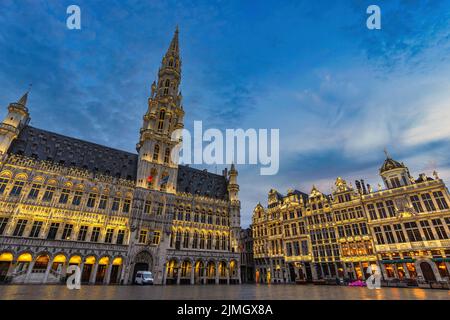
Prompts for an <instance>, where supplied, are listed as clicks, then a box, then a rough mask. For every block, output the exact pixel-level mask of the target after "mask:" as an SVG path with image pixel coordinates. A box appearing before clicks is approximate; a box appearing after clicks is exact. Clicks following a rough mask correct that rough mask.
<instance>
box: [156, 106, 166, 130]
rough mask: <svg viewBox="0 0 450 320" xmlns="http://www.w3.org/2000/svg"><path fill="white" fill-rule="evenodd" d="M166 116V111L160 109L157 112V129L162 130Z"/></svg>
mask: <svg viewBox="0 0 450 320" xmlns="http://www.w3.org/2000/svg"><path fill="white" fill-rule="evenodd" d="M165 117H166V111H165V110H161V111H160V112H159V120H158V131H162V129H163V128H164V118H165Z"/></svg>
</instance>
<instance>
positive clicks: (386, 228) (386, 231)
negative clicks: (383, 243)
mask: <svg viewBox="0 0 450 320" xmlns="http://www.w3.org/2000/svg"><path fill="white" fill-rule="evenodd" d="M383 230H384V234H385V236H386V239H387V242H388V243H395V239H394V235H393V233H392V229H391V226H390V225H386V226H383Z"/></svg>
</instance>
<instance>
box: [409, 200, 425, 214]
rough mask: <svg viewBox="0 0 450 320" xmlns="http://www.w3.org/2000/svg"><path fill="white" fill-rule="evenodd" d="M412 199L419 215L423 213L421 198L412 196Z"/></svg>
mask: <svg viewBox="0 0 450 320" xmlns="http://www.w3.org/2000/svg"><path fill="white" fill-rule="evenodd" d="M410 199H411V203H412V205H413V207H414V210H415V211H416V212H417V213H420V212H423V207H422V204H421V203H420V200H419V197H418V196H411V197H410Z"/></svg>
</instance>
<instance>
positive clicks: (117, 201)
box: [111, 197, 120, 211]
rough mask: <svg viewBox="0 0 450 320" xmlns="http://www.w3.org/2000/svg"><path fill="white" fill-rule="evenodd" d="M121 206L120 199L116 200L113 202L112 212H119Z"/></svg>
mask: <svg viewBox="0 0 450 320" xmlns="http://www.w3.org/2000/svg"><path fill="white" fill-rule="evenodd" d="M119 205H120V198H117V197H116V198H114V200H113V204H112V207H111V210H112V211H117V210H119Z"/></svg>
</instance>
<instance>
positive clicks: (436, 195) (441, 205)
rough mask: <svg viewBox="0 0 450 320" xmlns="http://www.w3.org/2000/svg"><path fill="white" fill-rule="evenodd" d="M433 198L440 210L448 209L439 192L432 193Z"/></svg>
mask: <svg viewBox="0 0 450 320" xmlns="http://www.w3.org/2000/svg"><path fill="white" fill-rule="evenodd" d="M433 196H434V199H435V200H436V202H437V204H438V207H439V209H440V210H445V209H448V204H447V201H446V200H445V197H444V195H443V194H442V192H441V191H436V192H433Z"/></svg>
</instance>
